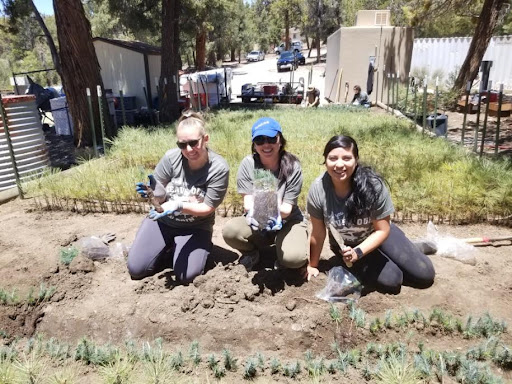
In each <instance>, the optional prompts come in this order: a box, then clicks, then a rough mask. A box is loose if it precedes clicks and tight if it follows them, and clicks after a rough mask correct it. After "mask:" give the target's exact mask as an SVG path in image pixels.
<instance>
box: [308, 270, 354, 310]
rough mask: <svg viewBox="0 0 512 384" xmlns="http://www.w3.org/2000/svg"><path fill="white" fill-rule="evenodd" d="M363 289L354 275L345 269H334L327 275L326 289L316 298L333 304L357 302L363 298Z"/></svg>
mask: <svg viewBox="0 0 512 384" xmlns="http://www.w3.org/2000/svg"><path fill="white" fill-rule="evenodd" d="M361 289H362V285H361V283H360V282H359V280H357V279H356V277H355V276H354V275H353V274H351V273H350V272H349V271H347V270H346V269H345V268H343V267H334V268H332V269H331V270H330V271H329V273H328V274H327V284H326V286H325V288H324V289H322V290H321V291H320V292H318V293H317V294H316V297H318V298H319V299H322V300H325V301H329V302H331V303H333V302H349V301H357V300H358V299H359V298H360V297H361Z"/></svg>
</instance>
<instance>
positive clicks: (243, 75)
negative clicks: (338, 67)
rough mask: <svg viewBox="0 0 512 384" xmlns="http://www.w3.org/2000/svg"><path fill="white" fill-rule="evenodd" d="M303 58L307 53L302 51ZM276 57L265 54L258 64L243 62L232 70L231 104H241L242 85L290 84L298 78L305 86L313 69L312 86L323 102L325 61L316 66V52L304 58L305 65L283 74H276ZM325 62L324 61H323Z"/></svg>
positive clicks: (323, 51) (323, 54) (324, 50)
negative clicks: (262, 83)
mask: <svg viewBox="0 0 512 384" xmlns="http://www.w3.org/2000/svg"><path fill="white" fill-rule="evenodd" d="M302 53H303V54H304V56H307V54H308V51H307V50H303V51H302ZM325 53H326V49H325V48H323V49H322V50H321V55H322V56H324V57H325ZM277 57H278V56H277V55H275V54H267V55H266V56H265V60H263V61H258V62H251V63H247V62H246V61H245V60H244V61H242V63H240V64H238V66H237V67H236V68H234V69H233V80H232V82H231V89H232V100H231V102H241V99H240V98H238V97H237V96H238V95H240V94H241V91H242V85H243V84H247V83H258V82H267V81H269V82H279V81H281V82H290V81H294V82H297V81H299V79H300V78H303V79H304V83H305V84H306V85H307V83H308V76H309V71H310V70H311V68H312V69H313V76H312V79H313V80H312V84H314V85H315V87H316V88H318V89H319V90H320V99H321V100H322V103H324V102H325V100H324V96H325V94H324V82H325V77H324V76H325V61H324V62H321V63H319V64H316V63H315V61H316V51H315V52H312V57H311V58H307V57H306V65H300V66H299V68H298V69H297V70H295V71H293V72H292V71H288V70H284V71H283V72H277V64H276V62H277ZM324 60H325V59H324Z"/></svg>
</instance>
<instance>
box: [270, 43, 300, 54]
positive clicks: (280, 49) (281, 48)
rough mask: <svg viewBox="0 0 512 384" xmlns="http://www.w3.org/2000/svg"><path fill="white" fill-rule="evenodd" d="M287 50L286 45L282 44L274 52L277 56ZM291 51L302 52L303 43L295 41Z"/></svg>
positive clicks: (291, 45)
mask: <svg viewBox="0 0 512 384" xmlns="http://www.w3.org/2000/svg"><path fill="white" fill-rule="evenodd" d="M285 50H286V47H285V44H284V43H281V44H279V45H278V46H277V47H275V48H274V52H275V53H276V54H277V55H280V54H281V53H283V51H285ZM290 51H295V52H300V51H302V42H301V41H300V40H293V41H292V42H291V44H290Z"/></svg>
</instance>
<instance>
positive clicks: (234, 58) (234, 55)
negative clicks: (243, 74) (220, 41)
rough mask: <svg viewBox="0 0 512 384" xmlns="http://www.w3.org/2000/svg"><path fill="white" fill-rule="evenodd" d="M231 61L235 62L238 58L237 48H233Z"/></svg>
mask: <svg viewBox="0 0 512 384" xmlns="http://www.w3.org/2000/svg"><path fill="white" fill-rule="evenodd" d="M230 56H231V62H234V61H235V60H236V49H235V48H231V55H230Z"/></svg>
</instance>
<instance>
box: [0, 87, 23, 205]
mask: <svg viewBox="0 0 512 384" xmlns="http://www.w3.org/2000/svg"><path fill="white" fill-rule="evenodd" d="M0 114H1V115H2V123H3V125H4V131H5V138H6V141H7V147H8V148H9V156H10V157H11V162H12V169H13V171H14V178H15V179H16V187H18V196H19V197H20V199H23V198H24V195H23V188H22V187H21V179H20V174H19V172H18V165H17V164H16V156H15V154H14V147H13V145H12V140H11V134H10V132H9V126H8V125H7V117H6V116H7V113H6V112H5V108H4V102H3V101H2V94H1V93H0Z"/></svg>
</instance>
